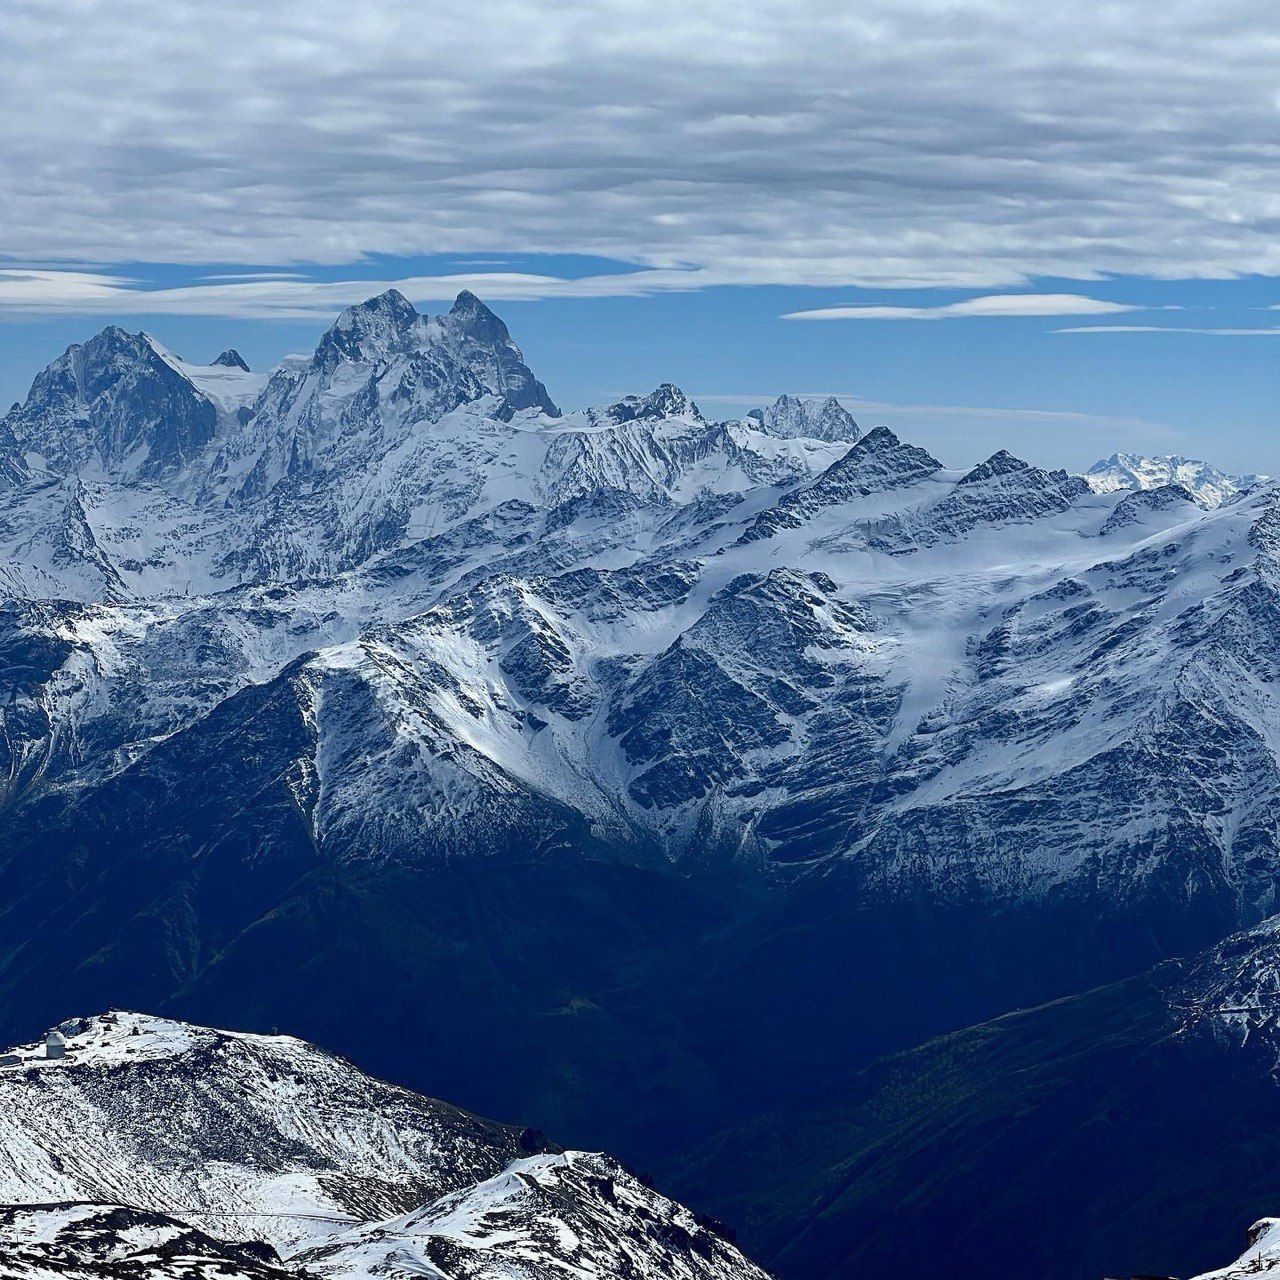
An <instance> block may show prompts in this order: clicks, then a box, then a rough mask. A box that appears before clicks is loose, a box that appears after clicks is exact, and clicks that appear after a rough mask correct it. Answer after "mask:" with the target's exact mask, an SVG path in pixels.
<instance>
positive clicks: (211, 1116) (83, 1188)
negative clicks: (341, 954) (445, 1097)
mask: <svg viewBox="0 0 1280 1280" xmlns="http://www.w3.org/2000/svg"><path fill="white" fill-rule="evenodd" d="M55 1038H56V1039H57V1040H58V1044H59V1047H60V1048H62V1047H63V1046H65V1047H64V1049H63V1056H60V1057H54V1058H50V1057H49V1056H47V1055H48V1052H49V1050H48V1047H47V1044H46V1043H45V1042H44V1041H41V1042H38V1043H36V1044H32V1045H26V1046H22V1047H19V1048H18V1049H15V1050H12V1051H10V1052H9V1053H7V1054H5V1055H3V1056H0V1206H7V1207H0V1277H4V1278H5V1280H11V1278H13V1280H16V1277H19V1276H21V1277H43V1276H51V1277H53V1276H57V1277H80V1276H85V1277H96V1276H102V1277H104V1278H105V1277H108V1276H112V1277H118V1278H119V1280H128V1278H130V1277H137V1280H143V1277H148V1278H152V1280H157V1278H163V1280H178V1278H179V1277H184V1278H185V1277H191V1280H196V1278H197V1277H208V1278H209V1280H212V1277H215V1276H226V1277H231V1276H234V1277H241V1278H243V1280H269V1278H274V1277H285V1276H288V1277H299V1278H301V1277H304V1276H312V1277H314V1276H325V1277H333V1278H334V1280H338V1278H341V1280H366V1278H368V1277H374V1276H401V1275H404V1276H408V1275H432V1276H436V1277H445V1278H448V1280H464V1278H469V1277H477V1278H479V1277H486V1278H489V1277H492V1278H493V1280H497V1278H498V1277H504V1278H507V1277H520V1276H527V1277H530V1280H532V1277H535V1276H542V1275H546V1274H549V1273H550V1272H555V1273H567V1274H578V1273H580V1274H583V1275H586V1274H590V1275H593V1276H598V1277H601V1278H602V1280H604V1278H609V1277H616V1278H617V1280H644V1278H646V1277H654V1278H655V1280H656V1277H680V1278H681V1280H729V1278H731V1277H732V1278H735V1280H762V1278H763V1274H764V1273H763V1272H761V1271H760V1270H759V1269H758V1268H756V1267H755V1266H753V1265H752V1264H751V1263H750V1262H748V1261H747V1260H746V1259H745V1258H744V1257H743V1256H742V1255H741V1254H740V1253H739V1252H738V1251H737V1250H736V1249H735V1248H734V1247H733V1246H732V1245H731V1244H730V1243H729V1242H728V1241H727V1240H725V1239H724V1238H723V1237H722V1236H720V1235H718V1234H717V1233H716V1232H715V1230H713V1229H712V1228H710V1227H709V1226H708V1225H707V1224H706V1223H705V1222H702V1221H699V1220H697V1219H695V1218H694V1216H693V1215H692V1214H690V1213H689V1212H688V1211H687V1210H685V1209H683V1208H681V1206H679V1205H677V1204H675V1203H673V1202H672V1201H669V1200H667V1199H665V1198H664V1197H662V1196H660V1195H658V1194H657V1193H656V1192H654V1191H651V1190H649V1189H648V1188H647V1187H645V1186H643V1185H642V1184H641V1183H639V1182H638V1181H637V1180H636V1179H635V1178H634V1177H632V1176H631V1175H630V1174H628V1173H627V1172H626V1171H625V1170H623V1169H622V1167H621V1166H620V1165H618V1164H617V1163H616V1162H615V1161H613V1160H610V1159H609V1158H608V1157H606V1156H602V1155H591V1154H587V1153H583V1152H568V1153H560V1152H557V1151H555V1150H554V1149H552V1148H550V1147H549V1145H548V1144H547V1143H546V1142H545V1140H543V1139H542V1138H541V1137H540V1136H539V1135H536V1134H534V1133H532V1132H531V1131H523V1132H522V1131H520V1130H518V1129H512V1128H509V1127H506V1126H503V1125H498V1124H494V1123H491V1122H488V1121H484V1120H480V1119H478V1118H477V1117H475V1116H471V1115H468V1114H467V1113H465V1112H462V1111H458V1110H456V1109H455V1108H453V1107H450V1106H447V1105H446V1104H444V1103H440V1102H435V1101H433V1100H431V1099H429V1098H423V1097H420V1096H418V1095H416V1094H413V1093H409V1092H408V1091H407V1090H403V1089H397V1088H395V1087H393V1086H391V1085H387V1084H384V1083H382V1082H381V1081H378V1080H374V1079H371V1078H370V1077H368V1076H365V1075H363V1074H362V1073H361V1072H360V1071H358V1070H357V1069H356V1068H355V1067H353V1066H352V1065H351V1064H350V1063H347V1062H345V1061H343V1060H342V1059H338V1058H334V1057H331V1056H330V1055H328V1054H326V1053H323V1052H322V1051H320V1050H318V1049H316V1048H314V1047H313V1046H311V1045H308V1044H305V1043H303V1042H302V1041H299V1040H294V1039H292V1038H290V1037H286V1036H251V1035H244V1034H239V1033H231V1032H222V1031H213V1030H210V1029H208V1028H204V1027H196V1026H191V1025H189V1024H186V1023H180V1022H174V1021H170V1020H165V1019H158V1018H152V1017H146V1016H143V1015H139V1014H133V1013H109V1014H105V1015H99V1016H96V1017H91V1018H87V1019H74V1020H71V1021H69V1022H66V1023H63V1024H61V1027H60V1029H59V1030H58V1032H57V1035H56V1037H55ZM244 1240H253V1241H256V1242H259V1243H257V1244H254V1245H249V1246H246V1245H243V1244H236V1243H235V1242H237V1241H244ZM281 1258H283V1259H286V1260H287V1261H285V1262H281V1261H280V1259H281ZM6 1268H8V1269H6Z"/></svg>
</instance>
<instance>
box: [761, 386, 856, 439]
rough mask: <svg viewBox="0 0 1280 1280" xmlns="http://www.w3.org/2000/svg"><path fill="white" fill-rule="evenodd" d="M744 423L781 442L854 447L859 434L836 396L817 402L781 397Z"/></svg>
mask: <svg viewBox="0 0 1280 1280" xmlns="http://www.w3.org/2000/svg"><path fill="white" fill-rule="evenodd" d="M747 420H748V421H749V422H751V423H753V424H755V425H756V426H757V427H758V428H759V429H760V430H761V431H767V432H768V433H769V434H770V435H772V436H781V437H783V438H784V439H794V438H796V437H806V438H808V439H811V440H829V441H841V440H847V441H849V442H850V443H853V442H854V441H855V440H857V438H858V436H859V434H860V431H859V427H858V424H857V423H856V422H855V421H854V419H853V414H851V413H850V412H849V411H848V409H846V408H845V407H844V405H842V404H841V403H840V401H839V400H837V399H836V398H835V396H827V398H826V399H825V400H820V399H801V398H800V397H799V396H788V395H781V396H779V397H778V398H777V399H776V400H775V401H774V402H773V403H772V404H771V405H767V406H766V407H765V408H763V409H752V410H751V411H750V412H749V413H748V414H747Z"/></svg>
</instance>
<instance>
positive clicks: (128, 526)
mask: <svg viewBox="0 0 1280 1280" xmlns="http://www.w3.org/2000/svg"><path fill="white" fill-rule="evenodd" d="M1129 470H1130V472H1132V475H1131V476H1130V479H1129V482H1128V485H1127V487H1123V488H1114V487H1113V488H1106V489H1105V490H1104V491H1098V487H1097V486H1098V483H1099V482H1098V477H1097V475H1094V474H1092V473H1091V476H1090V478H1089V480H1088V482H1086V480H1085V479H1084V478H1082V477H1080V476H1073V475H1069V474H1067V473H1066V472H1065V471H1057V470H1046V469H1043V468H1040V467H1037V466H1034V465H1031V464H1029V463H1027V462H1024V461H1022V460H1020V459H1018V458H1016V457H1014V456H1012V455H1011V454H1009V453H1007V452H1005V451H1000V452H998V453H996V454H994V455H993V456H992V457H990V458H987V459H985V460H978V459H974V460H972V465H966V466H963V467H958V468H956V467H950V466H947V465H944V464H943V462H941V461H940V460H938V459H936V458H934V457H933V456H932V455H931V454H930V453H929V452H928V451H927V450H925V449H923V448H921V447H919V446H918V445H914V444H912V443H911V442H910V441H909V440H904V439H900V438H899V437H898V436H896V435H895V434H894V433H892V432H890V431H888V430H887V429H885V428H883V427H876V428H873V429H871V430H868V431H866V432H863V431H862V430H861V429H860V428H859V426H858V425H857V424H856V423H855V422H854V421H853V419H852V418H851V417H850V416H849V415H848V413H847V412H846V411H845V410H844V409H843V408H842V407H841V406H840V405H839V404H838V403H837V402H835V401H825V402H812V401H808V402H806V401H801V400H797V399H794V398H791V397H786V396H784V397H781V398H780V399H779V400H778V401H776V402H775V403H774V404H773V405H771V406H768V407H765V408H761V409H760V410H758V411H755V412H753V413H751V414H748V415H747V416H746V417H744V418H743V419H741V420H738V421H713V420H711V419H708V418H707V417H706V416H705V415H704V414H703V413H702V411H701V410H700V409H699V408H698V406H697V405H696V404H694V403H693V402H692V401H691V400H690V398H689V397H688V396H687V395H685V394H684V393H683V392H682V391H680V390H679V389H678V388H676V387H674V386H671V385H668V384H664V385H661V386H659V387H657V388H656V389H655V390H653V391H652V392H651V393H649V394H645V395H634V396H627V397H625V398H623V399H621V400H619V401H617V402H616V403H613V404H609V405H603V406H594V407H591V408H588V409H585V410H581V411H577V412H561V411H560V409H559V408H558V407H557V406H556V405H555V403H554V402H553V400H552V399H551V397H550V395H549V393H548V392H547V390H546V388H545V387H544V386H543V385H542V383H541V382H539V381H538V379H537V378H536V377H535V375H534V374H533V372H532V371H531V370H530V369H529V368H528V366H527V365H526V364H525V362H524V358H523V355H522V354H521V352H520V350H519V348H518V347H517V346H516V345H515V343H514V342H513V341H512V339H511V337H510V335H509V333H508V332H507V329H506V327H505V326H504V325H503V324H502V322H501V321H500V320H499V319H498V318H497V317H496V316H494V315H493V313H492V312H490V311H489V310H488V309H487V308H486V307H484V306H483V304H482V303H480V302H479V301H478V300H477V299H476V298H474V297H473V296H471V295H469V294H463V295H461V296H460V297H459V299H458V301H457V302H456V303H455V305H454V307H453V308H452V310H451V311H449V312H448V313H447V314H446V315H444V316H439V317H426V316H422V315H420V314H418V312H417V311H416V310H415V309H414V308H413V307H412V306H411V305H410V304H409V303H408V302H407V301H406V300H405V299H404V298H403V297H402V296H400V295H399V294H397V293H395V292H394V291H392V292H390V293H387V294H383V295H381V296H379V297H377V298H374V299H371V300H370V301H368V302H366V303H364V304H362V305H361V306H358V307H353V308H350V309H349V310H348V311H346V312H344V313H343V315H342V316H341V317H340V318H339V319H338V320H337V322H336V323H335V324H334V325H333V327H332V328H331V329H330V330H329V331H328V332H327V333H326V334H325V335H324V336H323V337H322V338H321V339H320V341H319V343H318V344H317V346H316V348H315V350H314V352H312V353H311V354H309V355H305V356H298V357H290V358H288V359H286V360H285V361H283V362H282V363H281V364H280V366H279V367H277V368H276V369H274V370H271V371H269V372H266V373H254V372H250V371H249V370H247V369H246V368H245V362H244V361H243V360H241V359H240V358H239V357H238V356H237V355H236V354H235V352H234V351H231V352H226V353H224V354H223V355H222V356H220V357H219V358H218V359H217V360H215V361H214V362H213V363H211V364H208V365H196V364H193V363H190V362H188V361H186V360H184V359H182V358H180V357H179V356H178V355H176V354H175V353H173V352H170V351H168V350H166V349H165V348H164V347H163V346H161V345H160V344H159V343H157V342H156V341H154V340H153V339H151V338H149V337H147V336H146V335H141V334H128V333H125V332H124V331H122V330H120V329H114V328H113V329H108V330H106V331H104V332H103V333H102V334H100V335H98V336H97V337H95V338H92V339H90V340H89V341H87V342H85V343H84V344H82V345H79V346H76V347H72V348H71V349H70V350H68V352H67V353H66V354H65V355H64V356H62V357H60V358H59V359H58V360H56V361H55V362H54V363H53V365H51V366H50V368H49V369H47V370H46V371H45V372H44V373H42V374H40V375H39V376H38V377H37V378H36V380H35V382H34V384H33V387H32V391H31V394H30V396H29V397H28V398H27V400H26V401H25V402H24V403H23V404H22V405H19V406H15V408H14V409H13V410H12V411H11V412H10V413H9V414H8V415H7V416H6V417H4V418H3V419H0V592H2V596H0V688H2V689H3V697H0V1025H2V1026H6V1027H9V1028H12V1030H13V1033H14V1036H15V1038H16V1036H17V1035H18V1034H19V1033H20V1034H21V1035H23V1036H26V1035H31V1034H34V1033H35V1031H37V1030H38V1029H39V1028H41V1027H42V1026H44V1025H46V1024H47V1023H48V1022H49V1021H50V1020H52V1019H53V1018H55V1017H59V1016H61V1015H62V1013H63V1012H64V1011H65V1010H66V1009H67V1008H73V1007H94V1006H102V1005H106V1004H109V1003H129V1004H134V1005H140V1006H144V1007H150V1008H157V1009H163V1010H165V1011H166V1012H173V1013H176V1014H181V1015H182V1016H184V1017H188V1018H191V1019H193V1020H196V1021H200V1022H218V1021H221V1022H225V1023H228V1024H231V1025H241V1026H256V1027H259V1028H266V1027H270V1026H273V1025H282V1026H289V1027H291V1028H295V1029H297V1030H298V1031H299V1032H300V1033H301V1034H304V1035H307V1036H309V1037H310V1038H312V1039H317V1040H320V1041H322V1042H324V1043H328V1044H332V1045H334V1046H335V1047H336V1048H338V1049H339V1050H341V1051H343V1052H347V1053H349V1054H353V1055H354V1054H356V1053H357V1051H359V1052H360V1053H362V1054H367V1055H368V1056H367V1058H365V1057H362V1059H361V1060H362V1061H368V1063H369V1065H370V1066H371V1068H372V1069H374V1070H375V1071H379V1072H381V1073H383V1074H391V1075H395V1076H396V1078H401V1079H406V1080H409V1081H410V1082H411V1083H413V1084H415V1085H422V1086H423V1087H427V1086H428V1085H429V1087H430V1088H431V1090H432V1091H433V1092H436V1091H438V1092H441V1093H445V1094H447V1096H450V1097H452V1098H455V1099H457V1100H458V1101H459V1102H460V1103H462V1104H463V1105H466V1106H469V1107H473V1108H476V1109H478V1110H483V1111H484V1112H486V1113H488V1114H501V1115H519V1116H523V1117H527V1118H528V1119H529V1120H530V1121H531V1122H532V1123H536V1124H540V1125H542V1126H544V1127H548V1128H552V1129H554V1131H555V1132H557V1133H559V1134H563V1135H564V1137H565V1138H566V1140H568V1141H572V1142H574V1143H575V1144H576V1145H584V1143H585V1144H588V1145H599V1146H605V1147H608V1148H609V1149H612V1150H617V1151H618V1152H619V1153H620V1154H621V1155H623V1156H624V1157H625V1158H627V1159H630V1160H643V1161H644V1162H645V1163H646V1165H650V1162H652V1164H654V1165H658V1166H659V1167H661V1164H662V1162H663V1161H664V1160H667V1159H670V1158H672V1157H673V1154H674V1153H675V1152H677V1151H679V1150H680V1149H681V1148H682V1147H683V1146H685V1145H686V1144H688V1143H689V1142H691V1141H693V1140H694V1139H696V1138H699V1137H702V1136H705V1134H706V1133H708V1132H710V1131H714V1130H715V1129H716V1128H717V1127H722V1126H724V1125H725V1124H727V1123H730V1122H737V1121H738V1120H740V1119H741V1118H742V1117H743V1116H744V1115H749V1114H751V1113H753V1112H755V1113H758V1112H760V1111H763V1110H765V1109H767V1108H769V1107H772V1106H776V1105H777V1103H778V1101H779V1098H780V1097H790V1096H792V1095H796V1096H798V1095H800V1094H803V1093H805V1092H806V1091H812V1090H816V1089H818V1088H819V1087H822V1086H824V1085H827V1084H831V1083H833V1082H835V1081H838V1080H840V1079H843V1078H844V1076H845V1074H846V1073H847V1072H848V1071H850V1070H852V1069H854V1068H856V1067H859V1066H861V1065H863V1064H865V1063H866V1062H867V1061H868V1060H869V1059H870V1058H872V1057H874V1056H876V1055H878V1054H881V1053H883V1052H885V1051H887V1050H890V1049H894V1048H897V1047H902V1046H906V1045H911V1044H917V1043H919V1042H921V1041H922V1040H924V1039H925V1038H927V1037H928V1036H931V1035H934V1034H937V1033H939V1032H942V1031H946V1030H950V1029H953V1028H956V1027H960V1026H965V1025H968V1024H970V1023H974V1022H978V1021H980V1020H982V1019H985V1018H990V1017H993V1016H995V1015H997V1014H1000V1013H1002V1012H1004V1011H1006V1010H1008V1009H1010V1008H1014V1007H1018V1006H1025V1005H1030V1004H1035V1003H1038V1002H1039V1001H1042V1000H1045V999H1048V998H1050V997H1054V996H1058V995H1064V994H1068V993H1070V992H1073V991H1079V990H1081V989H1083V988H1084V987H1086V986H1090V985H1097V984H1100V983H1104V982H1109V981H1112V980H1114V979H1117V978H1121V977H1124V976H1127V975H1129V974H1132V973H1135V972H1137V971H1139V970H1141V969H1144V968H1145V967H1147V966H1148V965H1150V964H1152V963H1154V962H1156V961H1159V960H1162V959H1164V958H1166V957H1168V956H1171V955H1177V954H1184V953H1187V952H1189V951H1191V950H1194V949H1195V948H1197V947H1200V946H1203V945H1206V944H1210V943H1213V942H1215V941H1217V940H1219V939H1221V938H1222V937H1224V936H1225V935H1227V934H1229V933H1231V932H1232V931H1233V930H1235V929H1237V928H1239V927H1241V926H1247V925H1250V924H1253V923H1254V922H1256V921H1257V920H1259V919H1261V918H1262V917H1264V916H1266V915H1267V914H1269V913H1270V912H1272V911H1273V910H1274V907H1275V902H1276V890H1277V886H1278V884H1280V857H1277V854H1276V849H1277V843H1278V840H1280V703H1278V702H1277V692H1276V691H1277V680H1278V678H1280V671H1278V669H1277V666H1276V657H1275V655H1276V654H1277V652H1280V489H1278V487H1277V485H1276V484H1275V483H1273V482H1269V481H1262V480H1259V481H1258V482H1257V483H1255V484H1251V485H1250V486H1249V487H1245V488H1241V489H1240V490H1239V492H1236V493H1234V494H1233V495H1231V496H1230V499H1229V500H1226V501H1221V502H1218V503H1217V504H1216V505H1214V503H1213V501H1212V498H1211V495H1210V494H1209V493H1208V491H1207V490H1204V489H1203V485H1202V484H1201V481H1200V480H1199V479H1197V478H1196V477H1195V476H1190V477H1189V476H1186V475H1183V474H1182V472H1181V471H1180V470H1177V469H1176V468H1175V470H1174V471H1171V472H1169V473H1168V474H1169V476H1170V482H1168V483H1164V484H1160V485H1158V486H1156V487H1145V486H1144V485H1143V483H1142V481H1143V480H1144V478H1145V479H1149V478H1150V476H1151V473H1149V471H1148V470H1143V469H1142V468H1138V467H1130V468H1129ZM1095 471H1096V469H1095ZM1188 480H1190V481H1191V482H1193V483H1194V485H1195V486H1197V487H1196V489H1195V490H1194V491H1193V488H1190V487H1188V485H1187V483H1186V482H1187V481H1188ZM567 926H571V927H567ZM387 1025H394V1026H396V1027H397V1028H399V1031H398V1034H397V1035H395V1036H393V1037H390V1038H384V1037H382V1036H381V1035H380V1033H379V1032H380V1028H382V1027H384V1026H387ZM619 1098H625V1099H626V1100H627V1102H626V1105H625V1106H619V1105H618V1099H619ZM761 1176H762V1177H763V1176H764V1174H763V1173H762V1174H761ZM392 1207H393V1208H396V1209H397V1210H398V1211H399V1212H402V1213H413V1212H415V1211H416V1210H415V1207H414V1205H412V1204H409V1203H402V1204H397V1205H395V1206H392ZM412 1229H413V1230H416V1229H417V1228H416V1227H414V1228H412ZM406 1230H410V1228H408V1227H406Z"/></svg>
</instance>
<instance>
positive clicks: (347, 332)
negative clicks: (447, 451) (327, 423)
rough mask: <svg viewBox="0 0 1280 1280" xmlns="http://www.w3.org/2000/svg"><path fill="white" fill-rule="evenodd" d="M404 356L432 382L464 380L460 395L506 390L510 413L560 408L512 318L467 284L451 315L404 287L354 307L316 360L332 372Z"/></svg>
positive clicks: (315, 364)
mask: <svg viewBox="0 0 1280 1280" xmlns="http://www.w3.org/2000/svg"><path fill="white" fill-rule="evenodd" d="M396 357H407V358H409V359H410V360H411V361H414V362H415V363H416V365H418V366H420V368H419V369H418V371H417V372H418V373H420V374H421V377H422V378H423V379H425V381H426V382H428V383H430V384H432V385H436V386H444V385H446V384H447V385H450V386H454V387H456V388H457V390H458V393H459V394H458V396H457V397H456V399H457V401H458V402H459V403H461V402H463V401H465V400H468V399H475V398H476V397H477V395H483V394H485V393H489V394H491V395H495V396H499V397H501V399H502V403H503V412H504V413H511V412H515V411H518V410H521V409H540V410H541V411H542V412H543V413H545V414H547V415H548V416H550V417H559V415H560V410H559V409H558V408H557V407H556V405H555V403H554V402H553V401H552V399H551V397H550V396H549V395H548V394H547V389H546V387H544V386H543V385H542V383H541V382H539V381H538V380H537V378H535V377H534V376H533V373H532V371H531V370H530V369H529V367H528V366H527V365H526V364H525V363H524V355H523V353H522V352H521V350H520V348H519V347H518V346H516V344H515V343H514V342H513V341H512V340H511V335H510V333H509V332H508V330H507V326H506V325H505V324H503V322H502V321H501V320H500V319H499V318H498V317H497V316H496V315H495V314H494V313H493V312H492V311H490V310H489V308H488V307H486V306H485V304H484V303H483V302H481V301H480V299H479V298H477V297H476V296H475V294H473V293H470V292H469V291H467V290H465V289H464V290H463V291H462V292H461V293H460V294H459V295H458V297H457V299H456V300H455V301H454V304H453V306H452V308H450V310H449V312H448V313H447V314H446V315H443V316H434V317H431V316H424V315H421V314H419V312H418V311H417V310H416V309H415V307H414V305H413V303H411V302H410V301H409V299H408V298H406V297H405V296H404V294H403V293H401V292H400V291H399V290H398V289H387V290H385V291H384V292H382V293H380V294H378V295H377V296H376V297H373V298H369V299H367V300H366V301H364V302H361V303H359V304H358V305H356V306H352V307H348V308H347V309H346V310H345V311H344V312H343V313H342V314H341V315H340V316H339V317H338V319H337V320H336V321H335V322H334V324H333V325H332V327H331V328H330V329H329V330H328V332H327V333H325V335H324V336H323V337H322V338H321V339H320V343H319V345H318V346H317V347H316V351H315V355H314V357H313V358H312V362H311V364H312V368H313V369H315V370H318V371H320V372H321V373H322V374H323V375H325V376H331V375H332V374H333V372H334V371H335V370H336V369H337V367H338V366H339V365H340V364H343V363H345V362H355V363H360V364H371V365H379V366H380V365H385V364H387V363H389V362H390V361H391V360H393V359H395V358H396Z"/></svg>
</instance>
